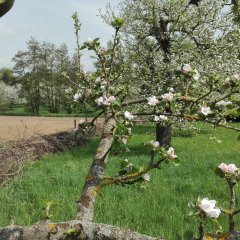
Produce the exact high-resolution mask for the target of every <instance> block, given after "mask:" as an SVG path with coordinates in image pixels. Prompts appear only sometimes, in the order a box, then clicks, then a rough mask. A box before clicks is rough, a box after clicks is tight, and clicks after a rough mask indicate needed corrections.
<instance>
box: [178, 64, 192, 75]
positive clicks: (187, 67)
mask: <svg viewBox="0 0 240 240" xmlns="http://www.w3.org/2000/svg"><path fill="white" fill-rule="evenodd" d="M181 69H182V71H183V73H188V72H190V71H192V68H191V66H190V64H183V65H182V68H181Z"/></svg>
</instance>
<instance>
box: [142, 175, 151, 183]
mask: <svg viewBox="0 0 240 240" xmlns="http://www.w3.org/2000/svg"><path fill="white" fill-rule="evenodd" d="M143 179H144V181H145V182H150V175H149V174H147V173H145V174H143Z"/></svg>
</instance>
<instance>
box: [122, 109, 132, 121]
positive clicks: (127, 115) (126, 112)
mask: <svg viewBox="0 0 240 240" xmlns="http://www.w3.org/2000/svg"><path fill="white" fill-rule="evenodd" d="M124 117H125V118H126V119H127V120H129V121H132V120H133V119H134V116H133V115H132V114H131V113H130V112H129V111H125V112H124Z"/></svg>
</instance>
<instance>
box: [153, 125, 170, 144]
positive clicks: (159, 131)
mask: <svg viewBox="0 0 240 240" xmlns="http://www.w3.org/2000/svg"><path fill="white" fill-rule="evenodd" d="M171 137H172V127H171V126H170V125H168V126H163V125H161V123H157V124H156V141H158V142H159V145H160V146H162V147H170V146H171Z"/></svg>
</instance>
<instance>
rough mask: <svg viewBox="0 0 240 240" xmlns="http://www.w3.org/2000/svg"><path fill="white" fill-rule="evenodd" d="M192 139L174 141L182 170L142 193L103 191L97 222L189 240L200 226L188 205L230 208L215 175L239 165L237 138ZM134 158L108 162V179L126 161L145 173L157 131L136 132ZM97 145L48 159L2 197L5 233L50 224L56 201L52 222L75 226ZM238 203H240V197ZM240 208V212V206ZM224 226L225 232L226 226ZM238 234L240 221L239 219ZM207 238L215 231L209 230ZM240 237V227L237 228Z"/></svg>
mask: <svg viewBox="0 0 240 240" xmlns="http://www.w3.org/2000/svg"><path fill="white" fill-rule="evenodd" d="M202 129H203V131H202V132H201V133H199V134H196V135H194V136H193V137H190V138H187V137H184V138H182V137H179V136H178V137H174V138H173V145H174V147H175V149H176V154H177V155H178V156H179V159H180V160H181V164H180V165H179V166H177V167H176V166H174V165H173V164H169V165H167V164H164V165H163V166H162V168H161V169H160V170H153V171H152V172H151V173H150V175H151V182H150V183H149V184H147V185H146V188H142V187H141V186H140V184H136V185H131V186H126V187H121V186H108V187H105V188H104V189H102V191H101V192H100V194H99V196H98V198H97V204H96V214H95V219H94V221H95V222H102V223H108V224H114V225H117V226H121V227H126V228H130V229H132V230H135V231H138V232H141V233H144V234H148V235H152V236H161V237H165V238H167V239H171V240H178V239H184V237H183V236H184V233H185V232H186V231H188V230H190V231H193V232H195V234H197V227H198V225H197V224H198V223H197V221H196V220H195V219H194V218H190V217H188V216H187V215H188V212H189V209H188V207H187V204H188V202H190V201H194V202H195V201H196V200H197V198H198V197H199V196H200V197H209V198H210V199H216V200H217V202H218V205H219V206H222V207H227V206H228V201H229V194H228V188H227V185H226V183H225V182H224V180H223V179H219V178H218V177H217V176H215V174H214V169H215V168H216V166H218V165H219V164H220V163H221V162H226V163H236V164H237V165H238V166H239V165H240V156H239V149H240V141H237V138H238V135H239V133H236V132H234V131H231V130H226V129H218V131H217V135H216V136H217V137H218V138H219V139H221V140H222V143H217V141H215V140H209V138H210V133H211V129H210V128H209V127H206V126H205V125H203V126H202ZM134 132H135V133H136V134H135V135H133V137H132V139H131V141H130V143H129V148H130V149H131V151H130V152H129V153H121V154H119V155H118V156H110V159H109V164H108V166H107V169H106V173H107V174H108V175H114V174H115V173H116V172H117V171H118V164H119V160H124V159H125V158H128V160H129V161H130V162H133V163H134V164H136V165H139V166H144V165H147V163H148V160H149V156H148V154H147V152H146V151H145V147H144V143H145V142H146V141H147V140H150V139H154V136H153V134H154V127H153V126H149V127H144V126H139V127H137V128H136V129H135V131H134ZM96 146H97V140H94V141H93V142H92V143H88V144H87V145H86V146H85V147H82V148H79V149H78V148H77V149H73V150H71V151H67V152H66V153H63V154H62V155H60V156H46V157H45V158H44V159H43V161H40V162H37V163H35V164H34V165H31V164H28V166H26V168H25V170H24V171H23V173H22V175H21V176H19V177H18V178H17V179H15V180H13V181H12V182H10V183H9V184H7V185H6V186H4V187H2V188H1V189H0V216H1V218H0V226H5V225H8V224H9V218H10V216H12V218H13V219H14V221H15V222H16V224H19V225H29V224H33V223H34V222H37V221H39V220H41V219H43V218H44V216H45V212H44V207H45V206H46V204H45V202H46V201H53V202H54V203H55V205H54V206H53V208H52V210H51V213H52V214H53V218H52V220H53V221H66V220H70V219H72V218H74V216H75V212H76V204H75V202H76V200H77V199H78V197H79V194H80V193H81V188H82V185H83V181H84V179H85V176H86V174H87V171H88V168H89V167H90V164H91V160H92V158H93V155H94V152H95V149H96ZM237 196H238V197H240V194H239V190H237ZM238 207H240V204H239V203H238ZM219 222H220V223H221V224H222V225H223V227H224V229H225V230H226V229H227V226H226V219H225V217H223V216H221V217H220V219H219ZM236 225H237V226H240V218H239V217H238V218H237V224H236ZM207 228H208V230H209V231H212V230H213V229H215V230H216V229H217V228H216V225H213V226H212V224H211V223H209V224H208V226H207ZM239 229H240V227H239Z"/></svg>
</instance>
